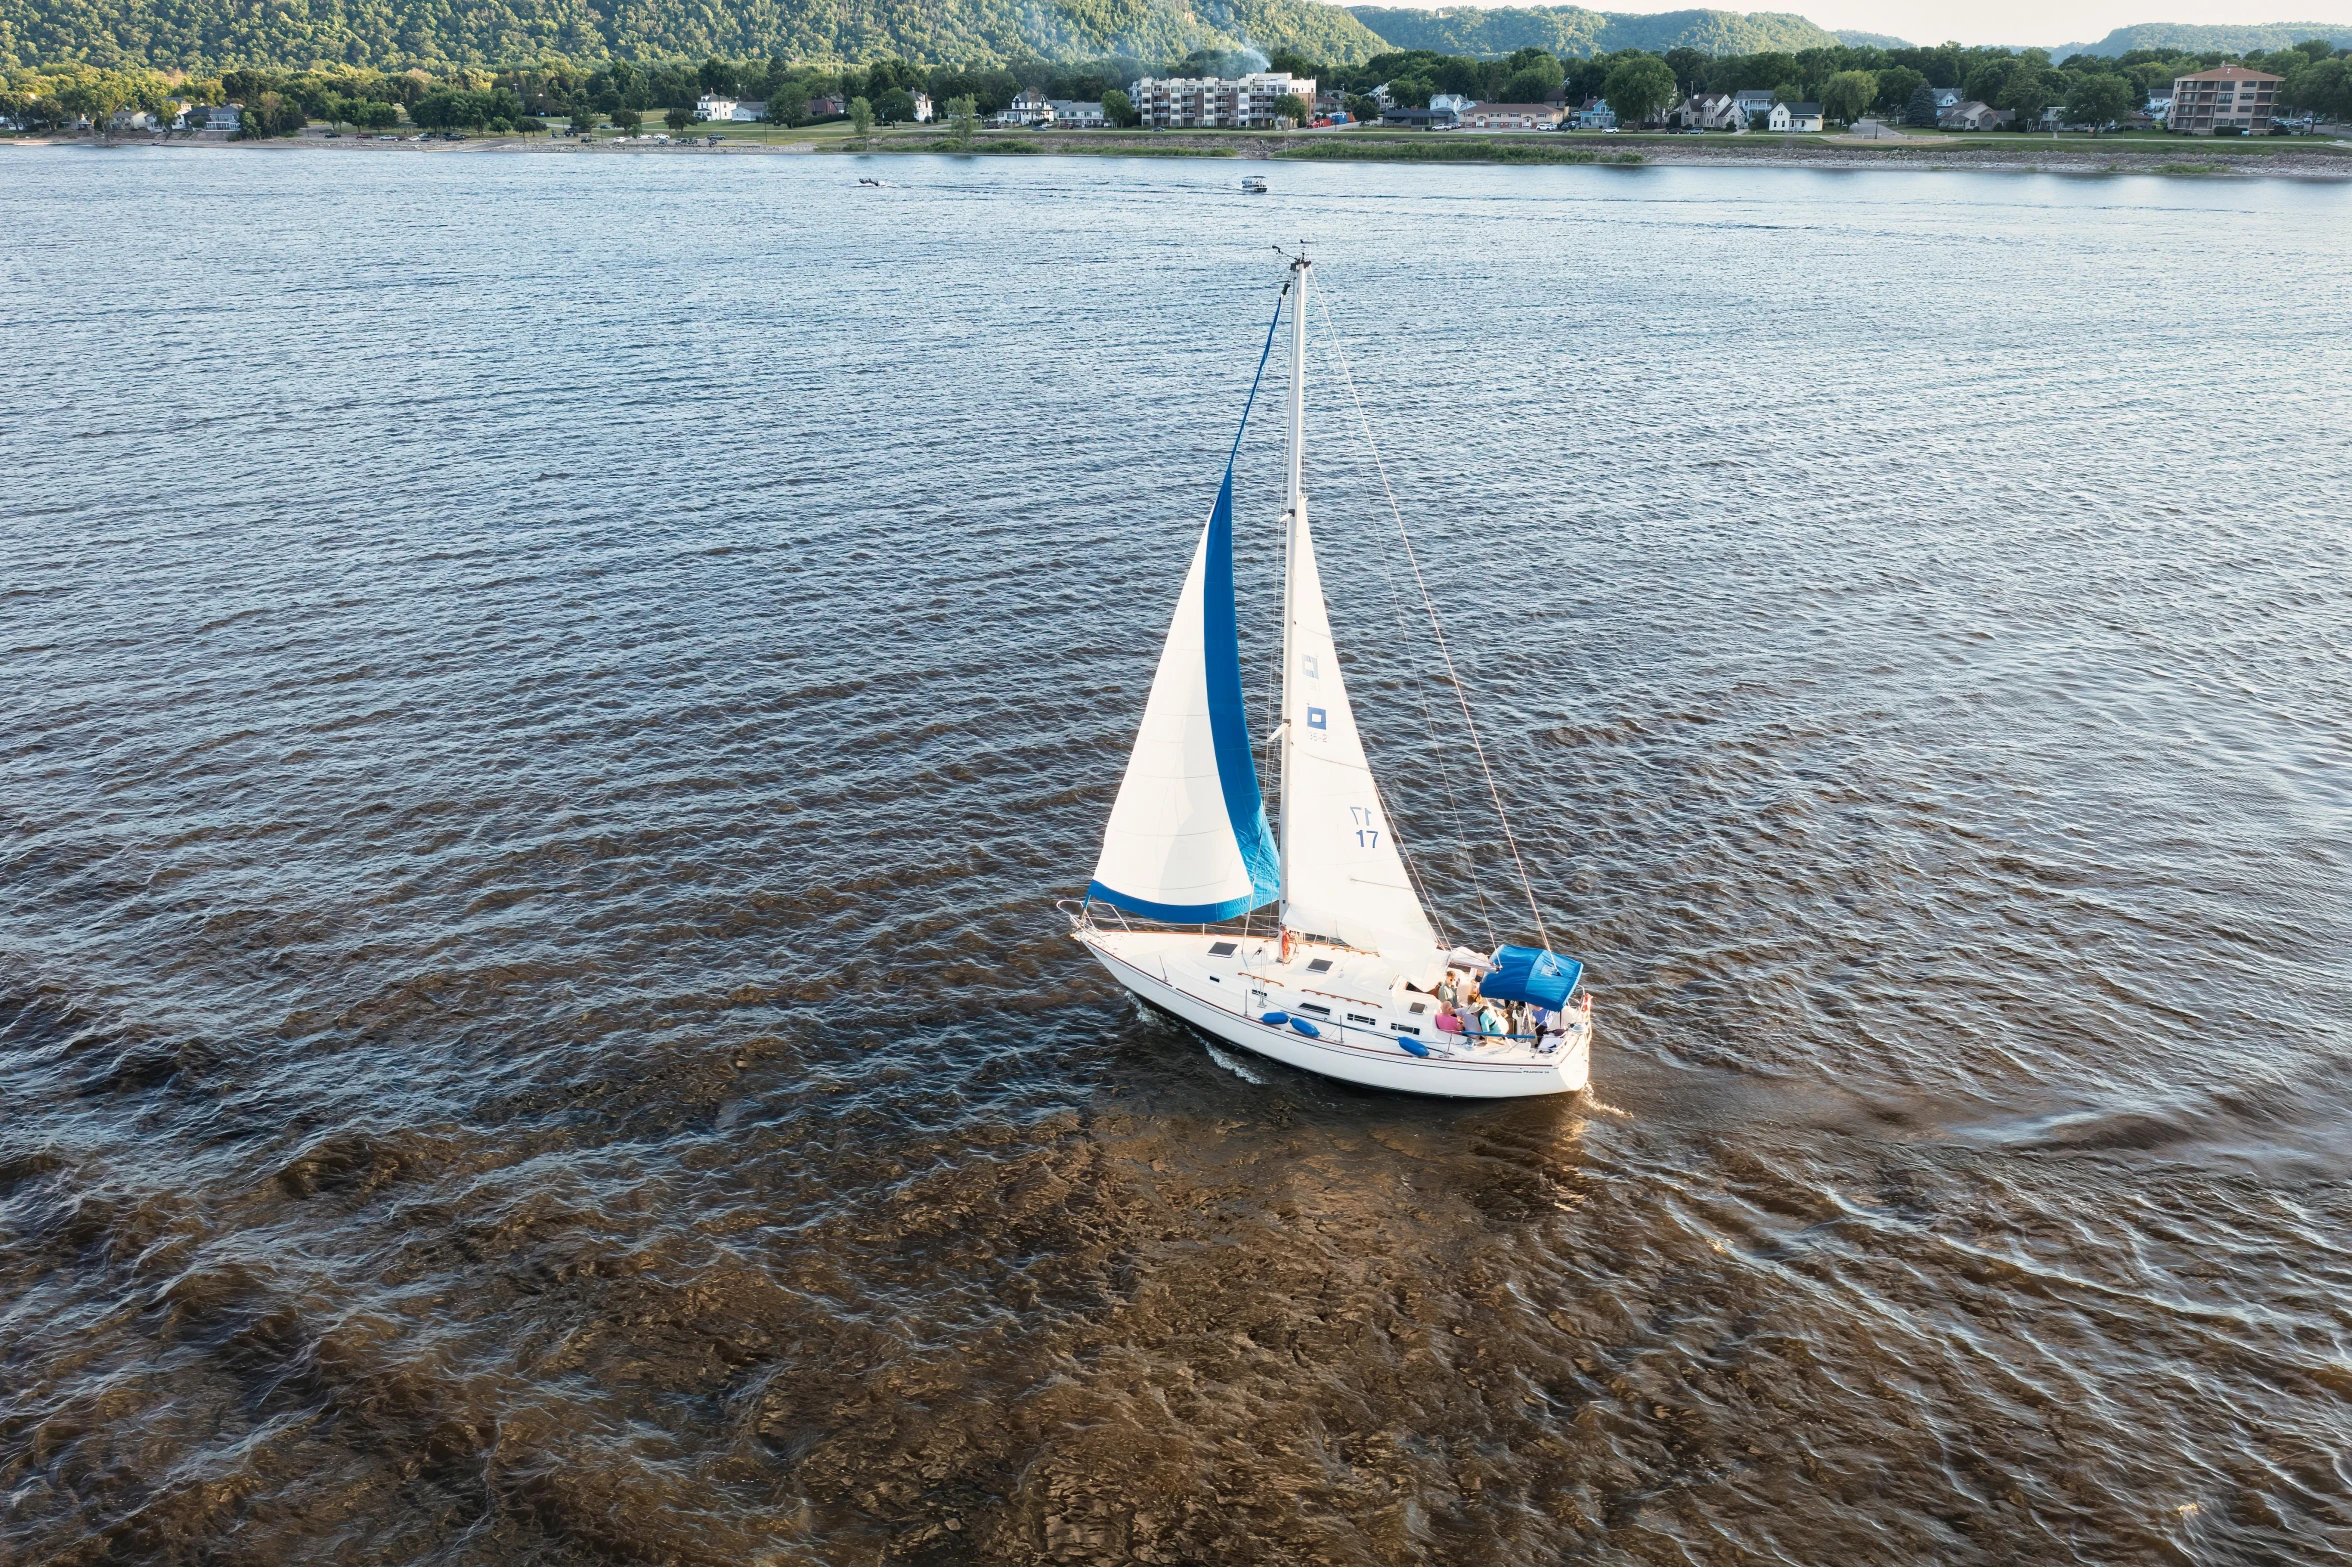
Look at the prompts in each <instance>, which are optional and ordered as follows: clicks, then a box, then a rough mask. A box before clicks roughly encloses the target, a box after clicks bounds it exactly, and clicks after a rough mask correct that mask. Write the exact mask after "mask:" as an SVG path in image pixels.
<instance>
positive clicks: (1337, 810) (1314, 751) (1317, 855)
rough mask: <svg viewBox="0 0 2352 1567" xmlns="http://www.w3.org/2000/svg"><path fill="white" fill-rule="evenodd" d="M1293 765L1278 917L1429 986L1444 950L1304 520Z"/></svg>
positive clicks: (1293, 653) (1294, 651)
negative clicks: (1411, 871) (1401, 843)
mask: <svg viewBox="0 0 2352 1567" xmlns="http://www.w3.org/2000/svg"><path fill="white" fill-rule="evenodd" d="M1290 569H1291V573H1292V576H1291V630H1290V678H1289V679H1288V681H1287V682H1285V684H1286V687H1287V689H1288V693H1289V699H1288V704H1287V710H1286V711H1285V712H1284V714H1283V718H1284V720H1285V721H1286V722H1287V723H1288V724H1289V725H1290V744H1289V747H1288V753H1289V754H1288V771H1287V773H1286V774H1285V776H1284V778H1283V801H1282V815H1283V821H1282V830H1283V836H1284V839H1285V844H1284V847H1285V848H1286V849H1287V851H1288V853H1289V856H1290V858H1289V880H1288V882H1287V884H1286V885H1285V887H1284V889H1283V892H1284V898H1285V901H1284V904H1283V909H1282V923H1283V924H1284V926H1285V927H1287V928H1289V929H1292V930H1297V931H1303V932H1305V933H1307V934H1310V935H1317V936H1331V937H1336V938H1337V939H1338V940H1340V941H1343V942H1345V943H1346V944H1347V945H1349V946H1351V947H1355V948H1357V949H1359V950H1361V951H1365V952H1377V953H1379V954H1380V955H1381V956H1382V957H1384V958H1387V959H1388V960H1389V961H1391V962H1392V963H1395V964H1396V965H1397V967H1398V969H1399V971H1400V972H1401V973H1403V975H1404V976H1405V978H1407V979H1409V980H1411V981H1412V982H1413V983H1415V984H1418V985H1423V986H1428V985H1434V984H1435V983H1436V982H1437V979H1438V976H1439V975H1440V973H1441V972H1442V971H1443V968H1444V949H1443V948H1442V947H1441V946H1440V944H1439V942H1438V939H1437V932H1436V931H1435V930H1434V929H1433V928H1431V926H1430V923H1429V915H1428V914H1427V913H1426V912H1425V911H1424V910H1423V909H1422V907H1421V898H1420V895H1419V894H1417V893H1416V892H1415V891H1414V890H1413V884H1412V882H1411V881H1410V880H1409V879H1408V878H1407V877H1406V875H1405V866H1404V860H1403V858H1402V857H1401V856H1400V855H1399V853H1398V850H1397V840H1396V834H1395V832H1394V831H1392V830H1391V828H1390V826H1389V823H1388V819H1387V816H1386V815H1385V813H1383V812H1382V810H1381V809H1380V792H1379V790H1378V789H1377V788H1376V787H1375V786H1374V784H1373V781H1372V767H1371V764H1370V763H1369V762H1368V761H1366V760H1365V757H1364V742H1363V740H1362V739H1361V738H1360V737H1359V736H1358V735H1357V733H1356V718H1355V713H1354V711H1353V710H1352V709H1351V708H1350V707H1349V705H1348V695H1347V687H1346V685H1345V683H1343V682H1342V680H1341V679H1340V673H1339V653H1338V650H1337V648H1336V647H1334V646H1333V644H1332V641H1331V617H1330V614H1329V612H1328V611H1327V610H1326V609H1325V607H1324V604H1323V578H1322V574H1321V573H1320V572H1319V571H1318V570H1317V569H1316V566H1315V545H1314V537H1313V535H1312V533H1311V532H1310V531H1309V530H1308V527H1307V521H1306V518H1305V517H1303V516H1302V517H1300V518H1299V519H1298V522H1297V533H1296V535H1295V536H1294V539H1293V542H1292V545H1291V561H1290Z"/></svg>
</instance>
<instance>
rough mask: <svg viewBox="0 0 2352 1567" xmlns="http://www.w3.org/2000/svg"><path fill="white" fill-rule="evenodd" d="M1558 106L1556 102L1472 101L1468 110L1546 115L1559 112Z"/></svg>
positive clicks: (1484, 112)
mask: <svg viewBox="0 0 2352 1567" xmlns="http://www.w3.org/2000/svg"><path fill="white" fill-rule="evenodd" d="M1559 107H1560V106H1559V105H1558V104H1556V103H1474V104H1472V105H1471V106H1470V112H1471V113H1472V114H1541V115H1545V116H1547V117H1548V116H1550V115H1552V114H1555V113H1557V112H1559Z"/></svg>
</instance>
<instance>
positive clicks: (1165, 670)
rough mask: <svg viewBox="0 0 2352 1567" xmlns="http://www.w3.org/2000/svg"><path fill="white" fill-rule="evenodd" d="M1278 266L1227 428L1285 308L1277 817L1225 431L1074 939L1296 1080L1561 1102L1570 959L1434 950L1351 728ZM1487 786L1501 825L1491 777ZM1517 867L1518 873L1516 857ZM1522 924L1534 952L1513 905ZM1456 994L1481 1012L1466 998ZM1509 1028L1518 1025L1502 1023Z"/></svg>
mask: <svg viewBox="0 0 2352 1567" xmlns="http://www.w3.org/2000/svg"><path fill="white" fill-rule="evenodd" d="M1289 260H1290V276H1289V278H1288V279H1287V280H1286V282H1285V284H1284V286H1283V297H1282V300H1281V301H1278V302H1277V304H1276V307H1275V313H1274V319H1273V322H1272V323H1270V324H1269V325H1268V327H1267V331H1266V346H1265V348H1264V350H1263V351H1262V352H1261V353H1260V354H1259V357H1258V373H1257V380H1256V381H1253V383H1252V384H1251V387H1250V399H1249V403H1247V404H1245V405H1244V407H1243V410H1242V421H1241V430H1242V432H1246V431H1247V429H1248V427H1249V411H1250V407H1251V406H1254V404H1255V402H1256V400H1257V394H1258V386H1259V385H1260V384H1261V383H1262V382H1263V381H1264V379H1265V373H1266V363H1267V360H1268V358H1269V357H1270V356H1271V354H1272V352H1273V347H1274V337H1275V332H1276V329H1277V328H1278V327H1279V326H1280V324H1281V321H1282V316H1283V308H1284V304H1285V303H1287V305H1288V307H1289V315H1290V386H1289V420H1288V427H1289V437H1288V445H1289V453H1288V456H1289V461H1288V475H1287V479H1286V482H1285V495H1284V509H1283V517H1282V524H1283V529H1284V537H1285V541H1286V542H1285V555H1284V569H1283V595H1282V608H1283V617H1282V690H1281V705H1280V718H1279V721H1278V723H1277V726H1276V728H1275V731H1274V734H1273V735H1272V736H1271V737H1270V738H1271V740H1272V741H1273V742H1274V743H1275V744H1276V748H1277V752H1278V756H1279V767H1280V794H1279V801H1278V811H1277V815H1276V818H1275V821H1274V822H1273V823H1269V821H1268V819H1267V814H1266V807H1265V801H1264V797H1263V795H1262V794H1261V792H1260V789H1259V784H1258V771H1257V753H1256V747H1255V746H1254V744H1253V743H1252V741H1251V738H1250V733H1249V725H1248V722H1247V717H1246V714H1245V712H1244V709H1243V701H1242V682H1241V650H1240V640H1239V626H1238V616H1237V611H1236V608H1235V602H1234V588H1233V464H1234V458H1235V457H1236V456H1238V455H1239V453H1240V449H1241V433H1240V432H1237V433H1236V434H1235V436H1234V441H1233V450H1232V451H1231V452H1229V453H1228V454H1227V456H1226V460H1225V477H1224V481H1223V483H1222V484H1220V485H1219V487H1218V490H1217V498H1216V501H1215V504H1214V505H1213V506H1212V507H1211V508H1210V511H1209V517H1208V522H1207V524H1206V525H1205V526H1204V527H1203V528H1202V530H1201V534H1200V540H1199V543H1198V544H1197V545H1195V546H1194V549H1193V552H1192V563H1191V566H1190V568H1189V569H1188V570H1187V572H1186V573H1185V577H1184V584H1183V587H1182V589H1181V590H1180V591H1179V592H1178V593H1177V596H1176V613H1175V617H1174V620H1173V622H1172V623H1171V625H1170V626H1169V629H1168V638H1167V641H1166V643H1165V644H1164V645H1163V647H1162V648H1161V651H1160V662H1159V668H1158V672H1157V673H1156V674H1155V675H1154V677H1153V679H1152V686H1151V693H1150V695H1149V696H1148V697H1147V698H1146V700H1145V702H1144V710H1143V720H1142V724H1141V726H1140V728H1139V730H1138V732H1137V734H1136V738H1135V746H1134V749H1133V751H1132V752H1131V753H1130V754H1129V756H1128V759H1127V769H1126V774H1125V776H1124V777H1123V778H1122V780H1121V782H1120V785H1119V793H1118V797H1117V799H1116V801H1115V802H1114V803H1113V805H1112V807H1111V815H1110V820H1109V823H1108V824H1107V825H1106V827H1105V829H1104V832H1103V841H1102V851H1101V854H1100V857H1099V858H1098V859H1097V861H1096V863H1095V868H1094V874H1093V877H1092V878H1091V880H1090V881H1089V883H1088V886H1087V892H1086V897H1085V899H1084V900H1083V901H1082V902H1080V903H1079V904H1078V906H1077V907H1075V908H1073V909H1071V910H1070V920H1071V934H1072V935H1073V936H1074V937H1075V939H1076V940H1078V941H1079V942H1080V943H1081V944H1083V945H1084V946H1085V947H1086V949H1087V950H1088V951H1090V952H1091V953H1093V954H1094V956H1095V958H1096V959H1097V960H1098V961H1100V962H1101V963H1102V965H1103V966H1104V967H1105V968H1107V969H1108V970H1110V972H1111V974H1112V975H1113V976H1114V977H1116V978H1117V979H1118V981H1119V982H1120V983H1121V984H1122V985H1124V986H1126V987H1127V989H1129V990H1130V991H1132V992H1133V993H1134V994H1135V995H1136V996H1138V997H1140V998H1141V999H1142V1000H1143V1001H1145V1002H1146V1003H1148V1004H1150V1005H1151V1006H1154V1007H1157V1008H1159V1009H1161V1010H1162V1011H1165V1012H1168V1013H1170V1014H1173V1015H1174V1016H1176V1017H1177V1018H1180V1019H1182V1020H1183V1021H1184V1022H1186V1023H1189V1024H1191V1025H1192V1026H1193V1027H1194V1028H1196V1029H1199V1030H1200V1031H1201V1032H1202V1033H1204V1034H1207V1035H1209V1036H1210V1037H1211V1038H1212V1039H1215V1040H1219V1041H1222V1042H1224V1043H1226V1044H1230V1045H1237V1046H1239V1047H1241V1048H1242V1049H1244V1050H1248V1051H1252V1052H1254V1053H1256V1054H1258V1055H1260V1056H1265V1057H1269V1058H1271V1059H1273V1060H1276V1061H1281V1062H1284V1063H1287V1064H1288V1065H1291V1066H1294V1067H1299V1068H1303V1069H1304V1070H1306V1071H1309V1072H1316V1073H1320V1074H1321V1075H1323V1076H1325V1077H1331V1078H1337V1079H1339V1080H1341V1081H1343V1082H1348V1083H1355V1084H1360V1085H1363V1086H1366V1087H1371V1088H1384V1089H1395V1090H1400V1091H1403V1092H1407V1093H1416V1094H1431V1095H1439V1096H1443V1097H1449V1098H1465V1099H1507V1098H1520V1097H1525V1096H1531V1095H1538V1094H1563V1093H1574V1092H1576V1091H1577V1090H1579V1089H1581V1088H1583V1087H1585V1086H1586V1083H1587V1080H1588V1078H1589V1076H1590V1070H1591V1059H1592V998H1591V993H1590V991H1589V990H1587V989H1584V988H1582V987H1581V986H1580V981H1581V979H1582V976H1583V965H1582V964H1581V963H1579V962H1578V961H1577V960H1575V959H1574V958H1567V957H1562V956H1560V955H1559V954H1557V953H1555V952H1553V951H1551V950H1550V948H1549V947H1548V946H1543V945H1539V946H1532V947H1531V946H1517V945H1509V944H1505V945H1500V946H1498V947H1496V948H1495V949H1494V950H1493V951H1492V952H1485V951H1478V950H1473V949H1470V948H1467V947H1461V946H1454V945H1450V944H1449V943H1448V942H1446V941H1444V940H1442V939H1441V938H1440V937H1439V935H1438V927H1437V924H1436V923H1435V922H1434V921H1433V920H1432V919H1431V917H1430V913H1429V910H1428V908H1427V907H1426V906H1425V904H1424V902H1423V899H1422V897H1421V894H1420V891H1419V889H1418V888H1417V887H1416V885H1415V881H1414V878H1413V877H1412V876H1411V875H1409V874H1408V869H1407V867H1408V861H1407V859H1406V858H1405V857H1404V855H1403V854H1402V852H1401V846H1400V845H1399V844H1398V842H1397V837H1396V832H1395V829H1394V827H1393V825H1392V824H1391V822H1390V820H1389V817H1388V814H1387V812H1386V811H1385V809H1384V808H1383V806H1382V803H1381V798H1380V789H1379V786H1378V784H1377V782H1376V781H1375V780H1374V778H1373V774H1372V768H1371V764H1370V762H1369V760H1368V759H1367V758H1366V756H1365V753H1364V745H1363V741H1362V738H1361V737H1360V735H1359V734H1358V733H1357V730H1356V723H1355V717H1354V712H1353V709H1352V708H1351V707H1350V705H1349V703H1348V695H1347V688H1346V684H1345V682H1344V680H1343V678H1342V675H1341V669H1340V659H1339V651H1338V648H1337V646H1336V645H1335V644H1334V642H1333V640H1332V635H1331V622H1330V615H1329V612H1328V610H1327V608H1326V606H1325V603H1324V598H1323V584H1322V578H1321V576H1320V575H1319V573H1318V572H1317V569H1316V563H1315V544H1314V535H1313V533H1312V531H1311V530H1310V529H1309V527H1308V523H1307V496H1306V490H1305V487H1304V475H1305V457H1306V452H1305V446H1306V368H1307V358H1306V349H1307V311H1306V296H1307V289H1308V285H1309V280H1310V277H1311V274H1312V268H1313V263H1312V261H1311V260H1310V259H1309V258H1308V257H1307V256H1306V255H1305V254H1304V253H1303V252H1302V253H1301V254H1299V255H1296V256H1292V257H1290V258H1289ZM1351 385H1352V382H1351ZM1367 433H1368V432H1367ZM1399 528H1400V534H1401V530H1402V521H1401V517H1400V519H1399ZM1406 548H1407V550H1408V553H1409V549H1410V544H1409V540H1408V541H1407V544H1406ZM1417 570H1418V568H1417V567H1416V572H1417ZM1434 624H1435V621H1434V610H1432V625H1433V628H1434ZM1440 646H1442V641H1441V642H1440ZM1455 684H1456V689H1457V691H1458V689H1459V683H1458V682H1456V683H1455ZM1464 716H1465V718H1467V716H1468V714H1467V710H1466V709H1465V715H1464ZM1473 733H1474V731H1473ZM1479 755H1480V759H1481V767H1482V768H1483V767H1484V760H1483V758H1484V753H1483V750H1481V751H1480V753H1479ZM1488 782H1489V789H1490V792H1491V793H1493V795H1494V804H1495V807H1496V811H1497V813H1498V816H1499V815H1500V813H1501V809H1502V799H1501V795H1500V793H1499V792H1498V791H1494V790H1493V788H1492V775H1491V773H1489V775H1488ZM1504 830H1505V832H1506V833H1507V832H1508V830H1509V829H1508V821H1507V819H1505V820H1504ZM1512 853H1513V857H1514V859H1516V858H1517V850H1516V846H1515V844H1514V847H1513V850H1512ZM1521 880H1522V884H1523V885H1525V875H1524V871H1523V870H1522V873H1521ZM1270 904H1271V905H1278V906H1279V908H1278V915H1277V918H1276V919H1275V920H1274V921H1272V922H1271V926H1270V928H1268V929H1262V930H1261V929H1257V928H1256V927H1257V925H1258V923H1259V922H1258V920H1257V919H1256V918H1255V917H1254V916H1256V914H1257V911H1259V910H1261V909H1264V908H1265V907H1267V906H1268V905H1270ZM1529 912H1530V914H1531V915H1532V916H1533V917H1534V920H1535V923H1536V928H1537V933H1538V935H1539V938H1540V937H1541V934H1542V915H1541V912H1540V910H1538V909H1537V908H1536V907H1535V900H1534V897H1533V893H1532V890H1531V889H1530V892H1529ZM1236 922H1239V923H1238V925H1237V924H1236ZM1473 989H1475V992H1476V993H1477V994H1478V995H1479V996H1480V997H1481V998H1482V1002H1483V1005H1482V1006H1479V1007H1471V1006H1468V1005H1467V1004H1466V1002H1465V998H1466V997H1467V995H1468V994H1470V993H1471V992H1472V991H1473ZM1498 1002H1499V1003H1515V1004H1516V1005H1505V1006H1500V1007H1498V1006H1496V1005H1495V1003H1498ZM1505 1018H1508V1019H1510V1020H1512V1022H1513V1023H1514V1024H1518V1025H1526V1024H1528V1023H1530V1022H1531V1021H1532V1024H1533V1026H1516V1027H1514V1026H1503V1027H1498V1026H1497V1024H1498V1020H1500V1019H1505Z"/></svg>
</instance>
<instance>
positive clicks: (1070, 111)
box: [1051, 98, 1103, 131]
mask: <svg viewBox="0 0 2352 1567" xmlns="http://www.w3.org/2000/svg"><path fill="white" fill-rule="evenodd" d="M1051 107H1052V109H1053V123H1054V124H1055V125H1067V126H1072V127H1075V128H1076V129H1078V130H1082V131H1099V130H1101V129H1102V128H1103V106H1102V105H1101V104H1099V103H1087V102H1084V101H1082V100H1080V99H1077V98H1056V99H1053V100H1052V103H1051Z"/></svg>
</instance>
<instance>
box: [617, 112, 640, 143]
mask: <svg viewBox="0 0 2352 1567" xmlns="http://www.w3.org/2000/svg"><path fill="white" fill-rule="evenodd" d="M612 123H613V129H614V130H616V131H619V132H620V133H621V134H622V135H623V136H634V135H636V134H637V127H639V126H640V125H643V124H644V123H645V116H644V115H642V114H639V113H638V112H637V111H636V110H635V109H615V110H613V112H612Z"/></svg>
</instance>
